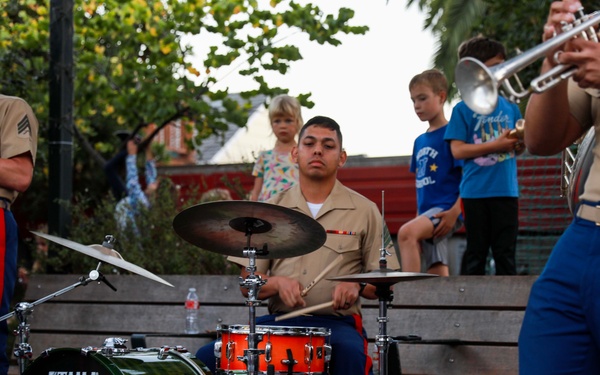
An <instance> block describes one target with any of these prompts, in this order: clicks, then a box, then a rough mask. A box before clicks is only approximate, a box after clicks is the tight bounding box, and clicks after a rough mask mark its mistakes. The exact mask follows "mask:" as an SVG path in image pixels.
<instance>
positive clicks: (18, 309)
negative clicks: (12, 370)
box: [0, 270, 116, 374]
mask: <svg viewBox="0 0 600 375" xmlns="http://www.w3.org/2000/svg"><path fill="white" fill-rule="evenodd" d="M91 281H103V282H104V283H105V284H107V285H110V283H107V280H106V278H105V277H103V276H102V277H101V274H100V272H98V271H97V270H92V271H90V273H89V275H88V277H83V276H82V277H80V278H79V281H78V282H77V283H75V284H73V285H70V286H68V287H66V288H63V289H61V290H59V291H58V292H56V293H54V294H51V295H48V296H46V297H42V298H40V299H38V300H37V301H35V302H32V303H29V302H20V303H18V304H17V305H16V306H15V310H14V311H13V312H10V313H8V314H6V315H4V316H2V317H0V321H4V320H6V319H9V318H10V317H12V316H15V315H16V317H17V320H18V321H19V324H18V325H17V328H16V329H15V334H16V335H17V336H18V338H19V343H18V344H17V345H16V346H15V350H14V355H15V357H16V358H17V361H18V362H19V373H20V374H23V373H24V371H25V368H26V360H30V359H31V358H32V355H33V351H32V349H31V345H29V334H30V330H29V323H28V317H29V316H30V315H31V314H32V313H33V308H34V307H35V306H37V305H39V304H41V303H44V302H46V301H48V300H50V299H52V298H54V297H58V296H60V295H62V294H64V293H66V292H69V291H71V290H73V289H75V288H77V287H78V286H82V285H83V286H85V285H87V284H89V283H90V282H91ZM110 287H111V289H113V290H115V291H116V289H115V288H114V287H113V286H112V285H110Z"/></svg>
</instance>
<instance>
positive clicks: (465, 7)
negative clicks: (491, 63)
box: [407, 0, 599, 93]
mask: <svg viewBox="0 0 600 375" xmlns="http://www.w3.org/2000/svg"><path fill="white" fill-rule="evenodd" d="M550 3H551V1H546V0H531V1H519V0H502V1H500V0H418V1H417V0H408V2H407V4H408V6H411V5H413V4H416V5H417V6H418V7H419V8H420V9H421V10H422V11H424V12H425V14H426V15H427V16H426V21H425V23H424V25H423V28H424V29H426V30H430V31H431V32H433V34H434V37H435V38H436V39H437V49H436V52H435V56H434V64H435V66H436V67H437V68H439V69H441V70H443V71H444V72H445V73H446V74H447V76H448V78H449V81H450V82H453V81H454V69H455V67H456V63H457V60H458V57H457V51H458V46H459V45H460V43H461V42H463V41H464V40H466V39H469V38H471V37H473V36H477V35H484V36H487V37H490V38H493V39H496V40H499V41H501V42H502V43H504V45H505V47H506V50H507V54H508V58H511V57H514V56H516V55H517V54H519V53H521V52H525V51H527V50H529V49H530V48H532V47H534V46H536V45H538V44H540V43H541V42H542V38H541V36H542V29H543V27H544V24H545V22H546V18H547V16H548V9H549V6H550ZM595 3H598V2H595ZM584 5H586V4H584ZM598 5H599V4H587V8H586V11H587V12H591V11H593V10H596V9H597V6H598ZM540 63H541V60H540V61H539V62H536V63H534V64H532V65H531V66H529V67H527V68H525V69H524V70H523V72H522V73H521V74H519V77H520V79H521V81H522V82H523V84H524V85H528V84H529V82H530V81H531V79H532V78H534V77H535V76H537V74H538V72H539V66H540ZM452 92H453V93H456V90H455V89H454V90H453V91H452Z"/></svg>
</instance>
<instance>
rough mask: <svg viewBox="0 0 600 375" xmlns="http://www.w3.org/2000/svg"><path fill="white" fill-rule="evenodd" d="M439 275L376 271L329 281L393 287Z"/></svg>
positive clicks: (334, 278)
mask: <svg viewBox="0 0 600 375" xmlns="http://www.w3.org/2000/svg"><path fill="white" fill-rule="evenodd" d="M437 276H438V275H432V274H429V273H418V272H400V271H394V270H390V269H383V270H375V271H371V272H367V273H357V274H355V275H347V276H338V277H332V278H330V279H327V280H334V281H349V282H357V283H358V282H363V283H368V284H373V285H378V284H381V285H383V284H387V285H392V284H396V283H398V282H400V281H412V280H420V279H425V278H430V277H437Z"/></svg>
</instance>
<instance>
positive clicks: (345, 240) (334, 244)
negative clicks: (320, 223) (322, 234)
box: [323, 234, 360, 254]
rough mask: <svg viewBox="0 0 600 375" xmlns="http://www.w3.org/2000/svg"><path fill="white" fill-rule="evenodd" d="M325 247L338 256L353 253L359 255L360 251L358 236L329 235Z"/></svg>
mask: <svg viewBox="0 0 600 375" xmlns="http://www.w3.org/2000/svg"><path fill="white" fill-rule="evenodd" d="M323 246H324V247H326V248H327V249H329V250H331V251H333V252H336V253H338V254H350V253H351V252H353V251H354V252H356V253H359V251H360V241H359V237H358V236H357V235H347V234H328V235H327V240H326V241H325V244H324V245H323Z"/></svg>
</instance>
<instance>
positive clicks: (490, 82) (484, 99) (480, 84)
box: [454, 8, 600, 115]
mask: <svg viewBox="0 0 600 375" xmlns="http://www.w3.org/2000/svg"><path fill="white" fill-rule="evenodd" d="M578 13H579V17H578V18H577V19H575V21H574V22H573V23H570V24H565V25H564V26H563V27H562V29H563V30H562V32H561V33H560V34H558V35H556V36H555V37H553V38H551V39H548V40H547V41H545V42H543V43H541V44H539V45H537V46H535V47H533V48H531V49H529V50H527V51H525V52H524V53H522V54H520V55H517V56H516V57H513V58H512V59H510V60H508V61H505V62H503V63H501V64H498V65H496V66H493V67H491V68H489V67H487V66H485V64H483V63H482V62H481V61H479V60H477V59H474V58H471V57H465V58H463V59H461V60H460V61H459V62H458V64H457V65H456V71H455V74H454V76H455V78H456V86H457V88H458V90H459V91H460V94H461V96H462V99H463V101H464V102H465V104H466V105H467V106H468V107H469V108H470V109H471V110H472V111H473V112H476V113H479V114H482V115H489V114H490V113H492V112H493V111H494V109H495V108H496V105H497V103H498V86H500V85H502V87H503V88H504V90H505V91H506V95H508V99H509V100H510V101H512V102H517V103H518V102H519V101H520V100H521V99H522V98H525V97H527V96H528V95H529V94H531V93H532V92H535V93H541V92H544V91H546V90H548V89H550V88H551V87H554V86H555V85H557V84H558V83H559V82H561V81H562V80H564V79H567V78H569V77H571V76H572V75H573V74H574V73H575V71H576V68H575V67H573V66H566V65H562V64H557V65H556V66H555V67H554V68H552V69H550V70H549V71H547V72H546V73H545V74H542V75H540V76H539V77H537V78H535V79H534V80H532V81H531V84H530V86H529V87H528V88H527V89H523V88H522V87H520V89H521V91H520V92H517V91H516V90H515V89H514V88H513V87H512V85H511V84H510V82H509V79H510V78H512V77H515V78H517V85H520V82H519V81H518V77H517V73H518V72H520V71H521V70H522V69H524V68H525V67H527V66H528V65H531V64H533V63H534V62H536V61H537V60H539V59H540V58H542V57H545V56H546V55H547V54H549V53H551V52H552V51H553V50H555V49H556V48H558V47H560V46H561V45H563V44H564V43H566V42H568V41H569V40H571V39H573V38H575V37H582V38H584V39H586V40H593V41H595V42H598V38H597V36H596V32H595V30H594V27H595V26H596V25H597V24H598V23H600V13H599V12H593V13H591V14H589V15H586V14H584V13H583V8H581V9H579V12H578ZM557 53H560V51H559V52H556V53H555V55H554V60H556V56H557V55H556V54H557Z"/></svg>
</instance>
